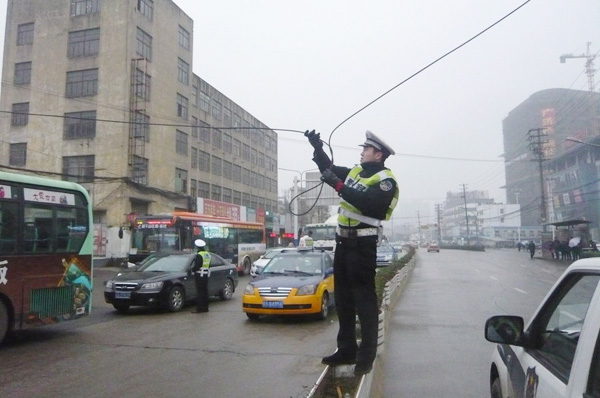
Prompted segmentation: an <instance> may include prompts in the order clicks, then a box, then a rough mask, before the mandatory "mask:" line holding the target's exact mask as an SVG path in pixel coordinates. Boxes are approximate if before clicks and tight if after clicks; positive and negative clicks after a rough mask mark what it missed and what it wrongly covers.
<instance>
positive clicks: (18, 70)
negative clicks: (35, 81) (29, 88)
mask: <svg viewBox="0 0 600 398" xmlns="http://www.w3.org/2000/svg"><path fill="white" fill-rule="evenodd" d="M14 83H15V84H29V83H31V62H19V63H18V64H15V79H14Z"/></svg>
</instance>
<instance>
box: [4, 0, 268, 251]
mask: <svg viewBox="0 0 600 398" xmlns="http://www.w3.org/2000/svg"><path fill="white" fill-rule="evenodd" d="M193 31H194V21H193V20H192V19H191V18H190V17H189V16H187V15H186V14H185V13H184V12H183V11H182V10H181V9H180V8H179V7H178V6H177V5H176V4H175V3H174V2H173V1H171V0H69V1H63V0H20V1H10V2H9V3H8V11H7V22H6V34H5V43H4V63H3V73H2V82H3V85H2V97H1V99H0V108H1V109H2V111H3V112H2V113H1V114H0V154H1V155H0V166H5V167H7V168H13V169H15V170H19V171H21V172H26V171H27V172H33V173H45V174H49V175H53V176H56V178H62V179H65V180H72V181H77V182H80V183H81V184H82V185H84V186H85V187H86V188H87V189H88V190H89V192H90V194H91V197H92V201H93V213H94V220H95V222H96V223H97V225H98V226H99V231H103V230H106V231H107V233H108V235H107V237H108V242H109V246H108V248H107V250H106V255H107V256H115V257H118V256H119V254H120V253H122V252H123V251H126V250H127V248H128V242H127V240H126V239H124V240H121V241H120V242H119V239H118V238H117V231H118V230H122V228H125V227H127V226H128V223H129V222H130V221H131V217H132V215H134V214H153V213H160V212H167V211H173V210H182V209H184V210H185V209H193V208H194V207H195V203H196V198H197V197H201V198H207V199H212V200H217V201H222V202H227V203H231V204H236V205H240V206H245V207H248V208H252V209H255V210H256V211H255V212H252V214H264V213H265V212H273V211H274V210H276V208H277V134H276V133H275V132H274V131H272V130H270V129H269V128H268V127H267V126H266V125H265V124H263V123H261V122H260V121H259V120H258V119H256V118H255V117H254V116H253V115H251V114H250V113H248V112H247V111H245V110H244V109H243V108H242V107H241V106H240V105H238V104H236V103H235V102H233V101H232V100H231V99H230V98H228V97H226V96H225V95H224V94H223V93H221V92H219V91H218V90H217V89H216V88H214V87H212V86H211V85H210V84H208V83H207V82H206V81H204V80H203V79H202V78H200V77H199V76H197V75H195V74H194V73H193V67H194V65H193ZM259 210H262V211H259ZM98 233H99V234H100V232H98ZM104 238H106V237H104ZM98 242H102V239H98V240H97V243H98ZM111 243H112V245H111ZM97 251H102V247H101V245H98V247H97ZM97 254H100V255H102V254H103V253H97Z"/></svg>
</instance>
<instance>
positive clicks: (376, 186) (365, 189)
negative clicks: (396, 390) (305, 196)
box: [305, 130, 398, 375]
mask: <svg viewBox="0 0 600 398" xmlns="http://www.w3.org/2000/svg"><path fill="white" fill-rule="evenodd" d="M305 136H306V137H308V140H309V142H310V144H311V145H312V146H313V148H314V153H313V161H314V162H315V163H316V164H317V166H318V167H319V170H320V171H321V174H322V176H321V180H322V181H323V182H325V183H327V184H328V185H330V186H331V187H333V189H335V190H336V192H337V193H338V195H339V196H340V197H341V199H340V209H339V214H338V226H337V230H336V249H335V257H334V261H333V276H334V283H335V291H334V297H335V306H336V310H337V314H338V319H339V331H338V335H337V350H336V352H335V353H334V354H332V355H329V356H326V357H324V358H323V360H322V363H323V364H325V365H331V366H336V365H344V364H354V363H355V364H356V366H355V368H354V374H356V375H364V374H366V373H369V372H370V371H371V369H372V368H373V361H374V360H375V356H376V355H377V329H378V319H379V309H378V303H377V293H376V291H375V270H376V268H377V263H376V259H377V244H378V242H379V241H380V240H381V237H382V233H381V232H382V227H381V221H382V220H389V219H390V217H391V215H392V211H393V210H394V207H395V206H396V203H397V202H398V183H397V182H396V179H395V177H394V176H393V174H392V172H391V171H390V170H389V169H388V168H386V167H385V165H384V162H385V160H386V159H387V157H388V156H390V155H394V154H395V152H394V150H393V149H392V148H391V147H390V146H389V145H387V144H386V143H385V142H384V141H383V140H381V139H380V138H379V137H377V136H376V135H375V134H373V133H372V132H370V131H367V132H366V141H365V143H364V144H362V145H361V146H362V147H363V150H362V153H361V155H360V165H358V166H354V167H352V168H347V167H341V166H336V165H334V164H333V163H332V161H331V160H330V159H329V157H328V156H327V154H326V153H325V151H323V142H322V141H321V138H320V134H319V133H315V131H314V130H313V131H310V132H309V131H306V132H305ZM356 315H358V319H359V322H360V327H361V343H360V346H358V344H357V342H356Z"/></svg>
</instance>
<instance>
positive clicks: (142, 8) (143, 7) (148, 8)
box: [137, 0, 154, 21]
mask: <svg viewBox="0 0 600 398" xmlns="http://www.w3.org/2000/svg"><path fill="white" fill-rule="evenodd" d="M137 9H138V11H139V12H140V14H142V15H143V16H145V17H146V18H148V21H152V19H153V18H154V1H152V0H138V3H137Z"/></svg>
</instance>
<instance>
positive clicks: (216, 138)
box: [212, 129, 223, 148]
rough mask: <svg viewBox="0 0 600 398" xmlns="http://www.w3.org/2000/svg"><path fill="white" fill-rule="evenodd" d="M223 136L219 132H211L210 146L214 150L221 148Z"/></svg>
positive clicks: (214, 130) (215, 130)
mask: <svg viewBox="0 0 600 398" xmlns="http://www.w3.org/2000/svg"><path fill="white" fill-rule="evenodd" d="M222 138H223V135H222V134H221V130H218V129H213V131H212V144H213V146H214V147H216V148H221V145H222Z"/></svg>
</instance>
